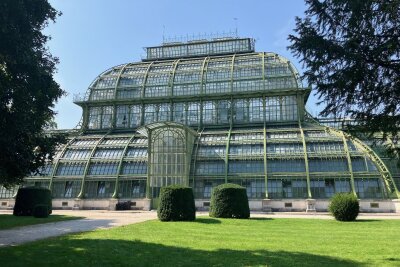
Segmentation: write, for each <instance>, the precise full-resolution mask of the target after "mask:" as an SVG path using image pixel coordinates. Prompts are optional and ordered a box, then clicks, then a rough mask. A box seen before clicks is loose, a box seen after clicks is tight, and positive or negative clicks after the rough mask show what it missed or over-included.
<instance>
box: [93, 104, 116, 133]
mask: <svg viewBox="0 0 400 267" xmlns="http://www.w3.org/2000/svg"><path fill="white" fill-rule="evenodd" d="M113 111H114V109H113V107H112V106H103V107H90V108H89V125H88V127H89V129H105V128H111V126H112V117H113Z"/></svg>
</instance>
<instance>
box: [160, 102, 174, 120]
mask: <svg viewBox="0 0 400 267" xmlns="http://www.w3.org/2000/svg"><path fill="white" fill-rule="evenodd" d="M170 114H171V105H170V104H169V103H162V104H160V106H159V110H158V121H170Z"/></svg>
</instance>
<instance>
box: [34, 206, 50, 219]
mask: <svg viewBox="0 0 400 267" xmlns="http://www.w3.org/2000/svg"><path fill="white" fill-rule="evenodd" d="M33 217H35V218H47V217H49V207H47V205H36V206H35V207H34V208H33Z"/></svg>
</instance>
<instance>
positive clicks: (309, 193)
mask: <svg viewBox="0 0 400 267" xmlns="http://www.w3.org/2000/svg"><path fill="white" fill-rule="evenodd" d="M299 130H300V135H301V140H302V143H303V153H304V165H305V168H306V177H307V198H312V194H311V181H310V169H309V167H308V155H307V145H306V138H305V136H304V131H303V128H302V127H301V121H300V119H299Z"/></svg>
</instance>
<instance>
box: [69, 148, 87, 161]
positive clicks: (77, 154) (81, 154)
mask: <svg viewBox="0 0 400 267" xmlns="http://www.w3.org/2000/svg"><path fill="white" fill-rule="evenodd" d="M91 152H92V150H90V149H67V150H66V151H65V153H64V156H63V158H65V159H87V158H89V157H90V153H91Z"/></svg>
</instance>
